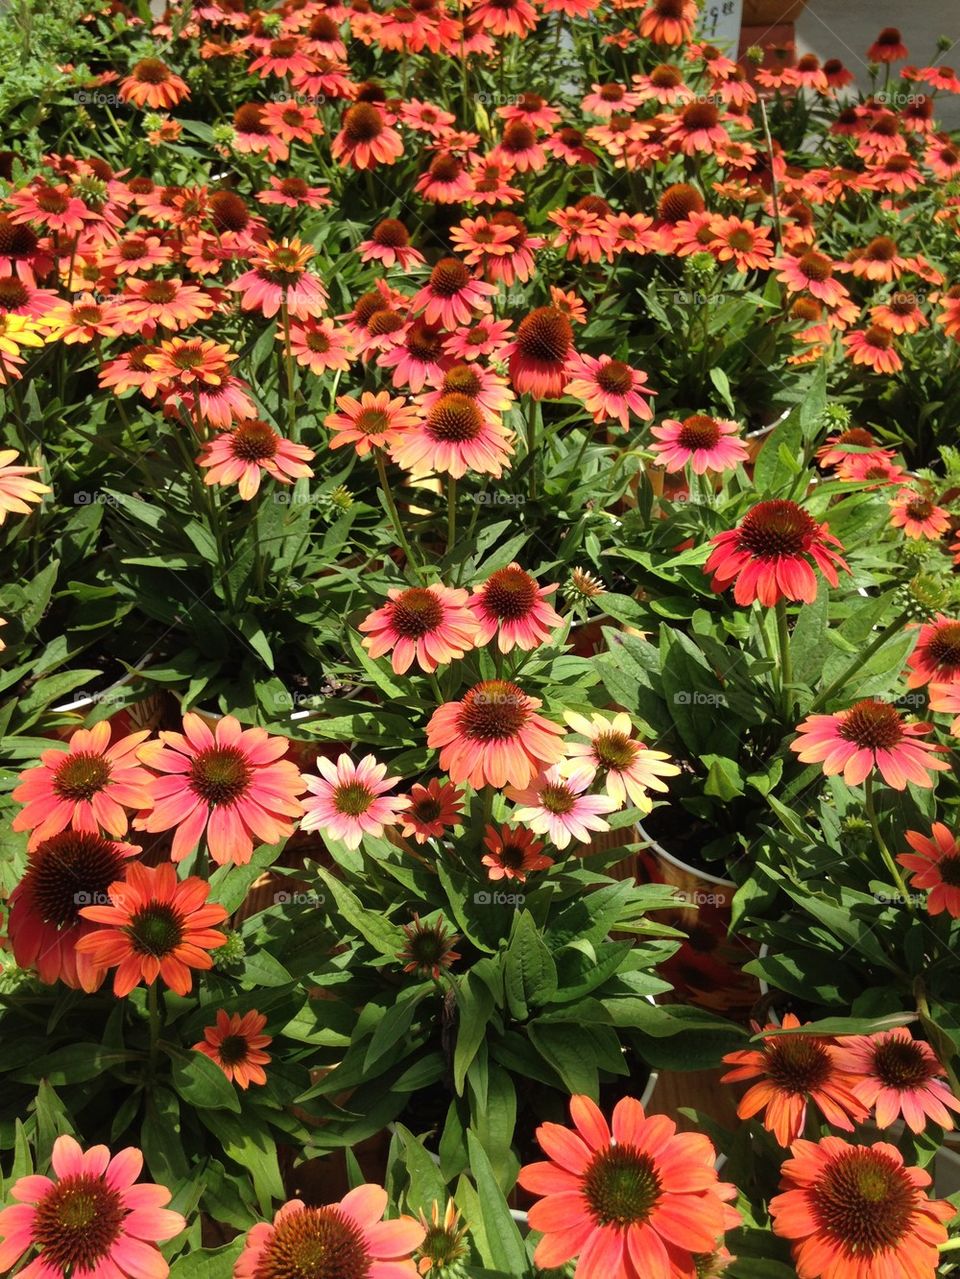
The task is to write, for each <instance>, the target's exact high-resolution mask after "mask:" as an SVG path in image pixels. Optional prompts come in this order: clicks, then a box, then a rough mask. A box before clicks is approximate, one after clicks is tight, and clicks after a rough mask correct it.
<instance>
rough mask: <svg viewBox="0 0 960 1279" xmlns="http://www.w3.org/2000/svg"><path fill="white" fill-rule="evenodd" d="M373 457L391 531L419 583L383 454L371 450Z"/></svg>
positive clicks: (418, 570)
mask: <svg viewBox="0 0 960 1279" xmlns="http://www.w3.org/2000/svg"><path fill="white" fill-rule="evenodd" d="M373 453H374V457H375V458H376V460H377V474H378V475H379V476H380V489H381V491H382V493H383V500H384V502H385V503H386V507H387V514H388V515H389V516H390V523H391V524H392V525H393V531H394V533H396V535H397V541H398V542H399V544H400V547H401V548H402V550H403V553H404V555H405V556H406V557H407V565H408V567H409V568H410V569H412V570H413V572H414V573H416V575H417V577H419V578H420V580H421V581H423V580H425V579H424V573H423V569H422V568H421V567H420V564H419V562H418V561H417V558H416V556H415V555H414V553H413V551H412V549H411V547H410V543H409V542H408V541H407V535H406V533H405V532H404V530H403V521H402V520H401V519H400V513H399V511H398V510H397V504H396V502H395V501H394V498H393V489H392V488H391V487H390V481H389V479H388V478H387V467H386V464H385V462H384V460H383V453H382V452H381V451H380V449H378V448H374V450H373Z"/></svg>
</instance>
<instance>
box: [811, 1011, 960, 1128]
mask: <svg viewBox="0 0 960 1279" xmlns="http://www.w3.org/2000/svg"><path fill="white" fill-rule="evenodd" d="M837 1064H838V1066H839V1067H840V1069H841V1070H843V1071H845V1072H846V1073H847V1074H848V1075H851V1076H854V1077H855V1080H856V1082H855V1083H854V1084H853V1092H854V1094H855V1095H856V1097H858V1098H859V1100H860V1101H861V1102H863V1104H864V1106H866V1107H867V1109H868V1110H874V1111H875V1115H874V1118H875V1120H876V1124H877V1127H878V1128H889V1127H890V1125H891V1124H892V1123H893V1122H894V1121H895V1120H896V1119H898V1118H899V1117H900V1116H901V1115H902V1116H903V1118H904V1120H905V1122H906V1123H907V1125H908V1127H909V1128H910V1129H911V1131H913V1132H923V1130H924V1128H925V1127H926V1121H927V1120H928V1119H930V1120H932V1121H933V1123H935V1124H939V1125H940V1127H941V1128H947V1129H949V1128H952V1127H953V1126H954V1121H953V1118H952V1116H951V1115H950V1111H951V1110H954V1111H960V1101H958V1100H957V1098H956V1097H954V1095H953V1093H952V1092H951V1091H950V1089H949V1088H948V1087H947V1085H946V1084H945V1083H944V1082H943V1078H944V1076H945V1075H946V1073H947V1072H946V1071H945V1070H944V1069H943V1066H942V1065H941V1064H940V1061H939V1058H938V1057H937V1055H936V1053H935V1052H934V1051H933V1049H932V1048H931V1047H930V1045H929V1044H927V1043H924V1041H923V1040H922V1039H914V1037H913V1036H912V1035H911V1034H910V1031H909V1030H908V1029H907V1028H906V1026H896V1027H894V1029H893V1030H884V1031H880V1032H879V1033H878V1034H875V1035H845V1036H844V1037H843V1039H841V1041H840V1046H839V1050H838V1054H837Z"/></svg>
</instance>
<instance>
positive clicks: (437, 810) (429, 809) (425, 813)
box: [410, 794, 443, 826]
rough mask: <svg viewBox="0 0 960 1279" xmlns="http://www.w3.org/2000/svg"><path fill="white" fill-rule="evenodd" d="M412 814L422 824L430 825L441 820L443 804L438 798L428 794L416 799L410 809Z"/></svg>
mask: <svg viewBox="0 0 960 1279" xmlns="http://www.w3.org/2000/svg"><path fill="white" fill-rule="evenodd" d="M410 812H411V815H412V816H413V817H414V818H415V819H416V820H417V821H418V822H420V823H421V824H422V825H424V826H429V825H431V824H432V823H433V822H435V821H437V820H439V818H440V815H441V813H442V812H443V805H442V804H441V803H440V801H439V800H438V799H435V798H434V797H433V796H432V795H430V794H427V795H424V796H422V798H420V799H418V800H416V801H415V802H414V804H413V805H412V807H411V809H410Z"/></svg>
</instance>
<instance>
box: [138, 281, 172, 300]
mask: <svg viewBox="0 0 960 1279" xmlns="http://www.w3.org/2000/svg"><path fill="white" fill-rule="evenodd" d="M140 296H141V297H142V298H144V299H145V300H146V301H147V302H158V303H165V302H172V301H173V299H174V298H175V297H176V296H177V286H176V285H175V284H174V283H173V282H172V281H171V280H151V281H150V282H149V283H148V284H146V285H145V286H144V287H143V289H142V290H141V292H140Z"/></svg>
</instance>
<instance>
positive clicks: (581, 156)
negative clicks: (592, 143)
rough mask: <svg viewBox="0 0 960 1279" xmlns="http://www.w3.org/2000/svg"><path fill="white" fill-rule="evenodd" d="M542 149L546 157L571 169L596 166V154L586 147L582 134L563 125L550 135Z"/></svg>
mask: <svg viewBox="0 0 960 1279" xmlns="http://www.w3.org/2000/svg"><path fill="white" fill-rule="evenodd" d="M543 149H544V151H546V153H547V155H552V156H553V157H554V158H555V159H557V160H563V161H564V163H565V164H568V165H570V167H571V168H572V167H573V166H575V165H587V166H588V167H590V168H592V167H593V166H594V165H596V164H598V163H599V161H598V159H597V153H596V152H595V151H592V150H591V149H590V147H588V146H587V144H586V140H585V138H584V135H583V133H582V132H581V131H580V130H579V129H572V128H570V127H569V126H567V125H565V126H564V127H563V128H562V129H557V131H556V133H551V134H550V136H549V138H547V139H546V140H545V141H544V144H543Z"/></svg>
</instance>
